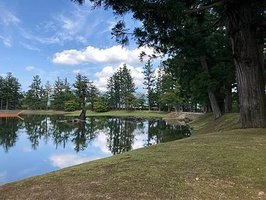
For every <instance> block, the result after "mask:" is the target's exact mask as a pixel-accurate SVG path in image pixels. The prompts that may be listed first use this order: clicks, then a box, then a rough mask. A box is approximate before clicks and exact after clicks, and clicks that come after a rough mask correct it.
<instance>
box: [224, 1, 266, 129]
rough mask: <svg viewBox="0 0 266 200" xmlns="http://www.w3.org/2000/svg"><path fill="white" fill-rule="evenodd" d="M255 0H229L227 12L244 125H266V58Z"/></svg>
mask: <svg viewBox="0 0 266 200" xmlns="http://www.w3.org/2000/svg"><path fill="white" fill-rule="evenodd" d="M252 4H254V2H252V1H251V0H245V1H244V0H242V1H240V2H239V1H236V0H235V1H228V2H227V4H226V6H227V8H226V15H227V17H228V31H229V35H230V38H231V43H232V49H233V57H234V63H235V66H236V77H237V89H238V95H239V102H240V118H241V123H242V127H243V128H252V127H265V119H266V116H265V113H266V112H265V107H264V105H265V102H264V101H265V100H264V98H265V82H264V72H263V71H264V70H263V59H262V57H261V53H262V52H260V51H261V49H260V48H259V45H258V41H257V39H258V38H257V34H256V31H257V25H256V24H254V21H255V20H254V15H255V14H257V13H256V12H254V11H252Z"/></svg>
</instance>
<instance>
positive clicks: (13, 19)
mask: <svg viewBox="0 0 266 200" xmlns="http://www.w3.org/2000/svg"><path fill="white" fill-rule="evenodd" d="M0 23H1V24H2V25H5V26H10V25H17V24H18V23H20V19H19V18H18V17H17V16H16V15H15V14H14V13H13V12H12V11H10V10H8V9H6V8H4V7H2V6H0Z"/></svg>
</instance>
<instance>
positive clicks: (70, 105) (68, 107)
mask: <svg viewBox="0 0 266 200" xmlns="http://www.w3.org/2000/svg"><path fill="white" fill-rule="evenodd" d="M78 109H79V103H78V102H77V101H75V100H69V101H66V102H65V104H64V110H65V111H68V112H71V111H74V110H78Z"/></svg>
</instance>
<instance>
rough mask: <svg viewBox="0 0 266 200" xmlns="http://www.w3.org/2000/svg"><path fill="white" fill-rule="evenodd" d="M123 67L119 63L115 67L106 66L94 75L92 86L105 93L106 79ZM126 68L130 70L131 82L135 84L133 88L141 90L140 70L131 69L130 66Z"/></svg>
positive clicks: (136, 68)
mask: <svg viewBox="0 0 266 200" xmlns="http://www.w3.org/2000/svg"><path fill="white" fill-rule="evenodd" d="M123 65H124V63H121V64H120V65H118V66H117V67H112V66H107V67H104V68H103V69H102V70H101V71H100V72H97V73H96V74H95V77H96V79H95V80H94V84H95V85H96V87H97V88H98V89H99V90H101V91H106V86H107V81H108V79H109V78H110V77H111V76H112V75H113V74H114V73H115V71H117V70H118V69H119V68H120V67H122V66H123ZM127 68H128V69H129V70H130V73H131V76H132V78H133V82H134V83H135V87H137V88H138V89H142V88H143V79H144V75H143V73H142V71H143V70H142V68H141V67H133V66H131V65H127Z"/></svg>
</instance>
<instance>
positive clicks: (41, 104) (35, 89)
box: [25, 75, 48, 109]
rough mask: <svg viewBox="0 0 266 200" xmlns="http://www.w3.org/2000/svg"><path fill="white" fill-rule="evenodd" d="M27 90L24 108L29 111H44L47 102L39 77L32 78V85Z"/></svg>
mask: <svg viewBox="0 0 266 200" xmlns="http://www.w3.org/2000/svg"><path fill="white" fill-rule="evenodd" d="M29 88H30V89H29V90H28V91H27V92H26V96H25V104H26V106H27V107H28V108H30V109H45V108H46V107H47V104H48V102H47V97H46V95H45V89H44V88H43V86H42V81H41V78H40V76H39V75H36V76H34V77H33V81H32V84H31V85H30V86H29Z"/></svg>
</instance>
